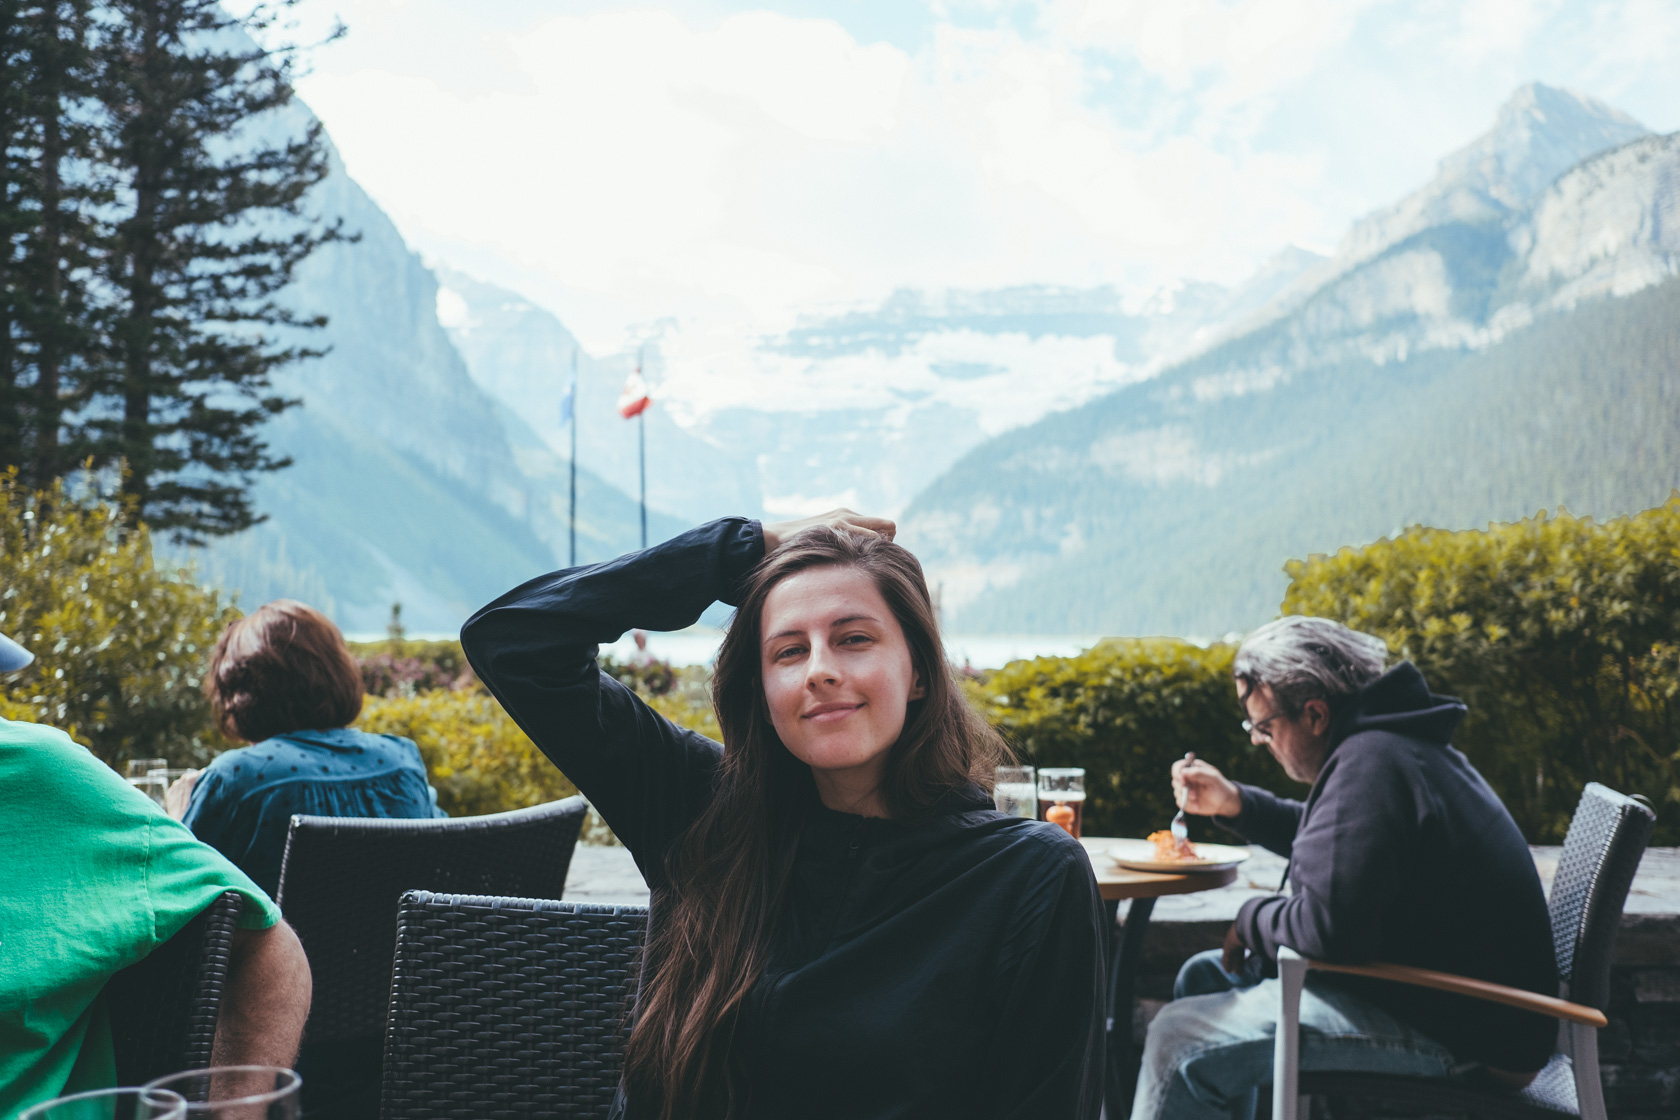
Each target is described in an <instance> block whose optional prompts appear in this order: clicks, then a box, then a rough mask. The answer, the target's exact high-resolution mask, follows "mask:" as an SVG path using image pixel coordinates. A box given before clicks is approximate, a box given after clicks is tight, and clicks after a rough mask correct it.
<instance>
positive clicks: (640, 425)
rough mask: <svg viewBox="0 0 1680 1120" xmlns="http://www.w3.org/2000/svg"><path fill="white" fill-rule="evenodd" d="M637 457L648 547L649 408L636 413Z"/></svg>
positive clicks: (638, 368) (639, 359)
mask: <svg viewBox="0 0 1680 1120" xmlns="http://www.w3.org/2000/svg"><path fill="white" fill-rule="evenodd" d="M641 375H642V352H641V351H640V350H637V351H636V376H637V377H638V378H639V377H641ZM636 453H637V455H636V457H637V459H638V460H639V461H640V464H641V471H642V548H644V549H646V548H647V409H646V408H643V409H642V410H641V411H640V412H638V413H636Z"/></svg>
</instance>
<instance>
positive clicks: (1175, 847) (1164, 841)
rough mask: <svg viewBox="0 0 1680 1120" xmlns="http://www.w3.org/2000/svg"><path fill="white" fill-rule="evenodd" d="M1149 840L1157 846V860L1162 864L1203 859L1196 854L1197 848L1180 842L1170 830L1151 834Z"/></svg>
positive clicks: (1188, 842) (1182, 841)
mask: <svg viewBox="0 0 1680 1120" xmlns="http://www.w3.org/2000/svg"><path fill="white" fill-rule="evenodd" d="M1148 840H1149V842H1150V843H1151V844H1153V845H1155V858H1156V859H1158V860H1160V861H1161V862H1162V863H1171V862H1172V861H1173V860H1181V859H1200V858H1201V857H1200V856H1198V855H1197V854H1196V848H1195V846H1194V845H1193V844H1191V843H1190V841H1188V840H1180V839H1179V838H1178V837H1176V836H1174V835H1173V834H1172V832H1171V831H1170V830H1168V829H1165V828H1163V829H1162V830H1161V831H1159V832H1151V833H1150V834H1149V836H1148Z"/></svg>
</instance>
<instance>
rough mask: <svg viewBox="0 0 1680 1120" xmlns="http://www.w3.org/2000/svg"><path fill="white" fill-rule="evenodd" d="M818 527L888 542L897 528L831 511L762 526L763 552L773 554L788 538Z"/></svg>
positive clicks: (848, 512) (875, 519)
mask: <svg viewBox="0 0 1680 1120" xmlns="http://www.w3.org/2000/svg"><path fill="white" fill-rule="evenodd" d="M818 525H832V526H834V527H835V528H836V529H845V530H847V531H848V532H852V533H860V532H861V533H868V534H872V535H874V536H878V537H885V538H886V539H887V540H889V541H890V540H892V539H893V537H894V536H895V535H896V534H897V533H898V526H897V525H895V524H893V523H892V522H891V521H888V520H887V519H886V518H884V517H865V516H863V514H861V513H853V512H852V511H851V510H849V509H831V510H829V511H828V512H827V513H820V514H818V515H817V516H815V517H801V518H799V519H798V520H797V521H778V522H776V523H775V524H774V525H766V526H764V551H765V552H766V553H770V552H774V551H776V549H777V547H778V546H780V545H781V543H782V542H783V541H785V540H787V539H788V538H789V537H791V536H793V535H794V534H796V533H801V532H803V531H804V530H806V529H814V528H816V527H817V526H818Z"/></svg>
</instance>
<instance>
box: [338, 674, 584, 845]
mask: <svg viewBox="0 0 1680 1120" xmlns="http://www.w3.org/2000/svg"><path fill="white" fill-rule="evenodd" d="M356 726H358V727H360V728H361V729H362V730H364V731H371V732H375V733H378V734H384V735H401V736H403V737H404V738H407V739H413V740H414V743H415V745H416V746H418V747H419V748H420V756H421V757H422V758H423V759H425V761H426V769H427V771H428V772H429V773H430V774H431V779H432V784H433V785H434V786H436V787H437V791H438V804H439V805H441V806H442V807H443V808H444V809H445V810H446V811H447V812H448V813H449V814H450V815H451V816H476V815H478V814H481V813H500V812H503V811H504V810H507V809H523V808H525V807H527V806H530V805H541V804H542V803H544V802H546V801H555V800H558V799H559V798H562V797H570V796H571V795H572V794H574V793H576V792H577V787H576V786H574V785H572V783H571V782H570V781H569V780H568V779H567V778H566V776H565V775H564V774H562V773H560V771H559V770H556V769H555V768H554V764H553V763H552V762H550V761H549V760H548V758H547V756H545V755H544V754H543V753H542V752H541V751H540V750H538V749H537V747H536V745H535V744H534V743H532V742H531V740H530V739H528V738H526V736H525V733H524V732H523V731H521V730H520V729H519V725H518V724H516V723H514V722H513V717H512V716H509V715H508V714H507V712H505V711H504V710H503V709H502V706H501V705H500V704H498V703H496V701H495V699H494V698H492V697H491V696H490V695H489V693H487V692H484V691H483V690H482V689H476V688H473V689H457V690H445V689H433V690H432V691H430V692H422V693H418V694H414V695H408V696H402V695H391V696H369V697H368V698H367V700H366V702H365V703H364V705H363V707H362V714H361V718H360V719H358V720H357V721H356Z"/></svg>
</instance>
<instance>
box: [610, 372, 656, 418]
mask: <svg viewBox="0 0 1680 1120" xmlns="http://www.w3.org/2000/svg"><path fill="white" fill-rule="evenodd" d="M652 403H653V398H652V397H650V396H648V387H647V382H646V381H643V380H642V371H641V368H640V367H638V368H637V369H635V370H634V371H632V372H631V374H630V376H629V377H627V378H625V379H624V391H623V392H621V393H619V394H618V414H619V415H620V416H622V417H624V418H625V419H626V420H629V419H630V418H631V417H633V416H638V415H640V414H641V413H642V412H644V411H645V410H646V409H647V406H648V405H650V404H652Z"/></svg>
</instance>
